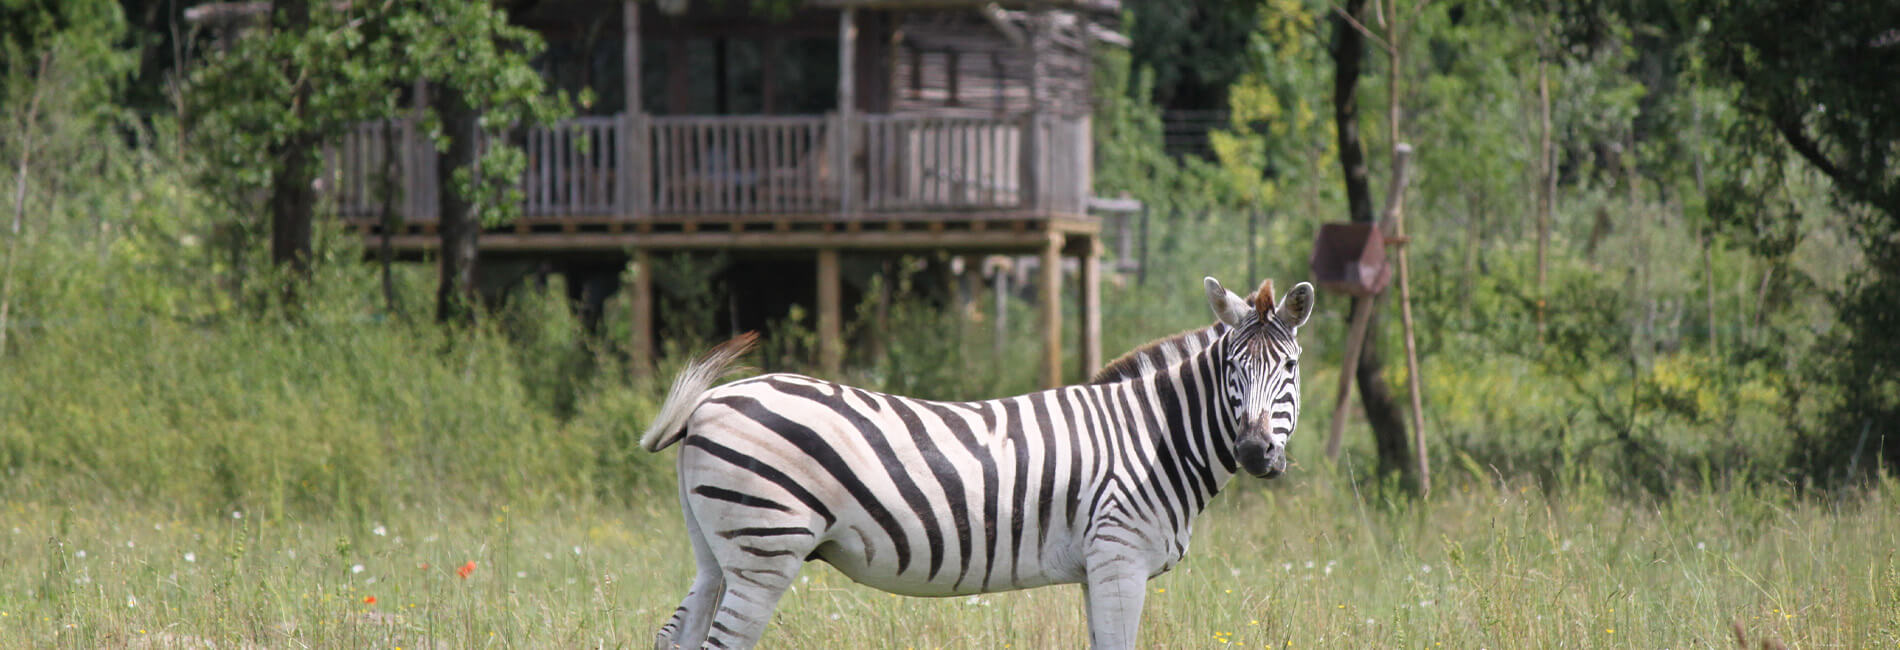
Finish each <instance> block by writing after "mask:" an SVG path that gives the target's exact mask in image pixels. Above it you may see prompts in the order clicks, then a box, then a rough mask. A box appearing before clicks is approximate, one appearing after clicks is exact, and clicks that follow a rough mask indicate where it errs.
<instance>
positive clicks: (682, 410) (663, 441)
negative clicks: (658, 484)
mask: <svg viewBox="0 0 1900 650" xmlns="http://www.w3.org/2000/svg"><path fill="white" fill-rule="evenodd" d="M758 341H759V334H758V333H757V332H746V333H744V334H740V335H738V336H735V337H732V340H730V341H726V342H725V343H721V344H719V346H718V347H715V348H713V349H712V350H711V351H709V352H707V353H706V354H705V355H704V356H701V357H700V358H698V359H696V360H694V361H693V362H692V363H690V364H687V366H686V368H685V369H684V370H681V371H680V374H679V376H678V377H675V378H673V388H672V389H671V390H668V391H667V392H666V403H664V404H661V405H660V415H659V416H658V417H655V418H653V426H650V427H647V432H646V435H643V436H640V446H641V447H643V448H645V449H646V450H647V451H659V450H661V449H665V448H666V447H667V446H668V445H671V444H673V443H675V442H678V441H679V439H680V438H683V437H686V419H687V418H690V417H692V415H693V410H694V409H697V408H699V401H700V398H701V397H703V396H705V394H706V391H708V390H711V389H712V386H713V382H716V381H719V378H721V377H724V376H726V375H728V374H731V373H732V372H733V371H734V370H736V368H734V367H733V363H735V362H737V361H738V360H739V357H743V356H745V353H747V352H750V351H751V350H752V346H753V344H755V343H757V342H758Z"/></svg>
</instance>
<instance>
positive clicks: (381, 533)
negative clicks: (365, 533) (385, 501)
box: [369, 524, 389, 537]
mask: <svg viewBox="0 0 1900 650" xmlns="http://www.w3.org/2000/svg"><path fill="white" fill-rule="evenodd" d="M369 532H370V534H372V535H375V536H377V537H388V536H389V529H388V528H384V527H383V525H382V524H376V527H375V528H371V529H369Z"/></svg>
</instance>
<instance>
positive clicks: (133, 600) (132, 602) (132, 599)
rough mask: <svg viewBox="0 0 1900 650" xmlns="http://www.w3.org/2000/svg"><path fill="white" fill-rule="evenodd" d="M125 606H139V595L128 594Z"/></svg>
mask: <svg viewBox="0 0 1900 650" xmlns="http://www.w3.org/2000/svg"><path fill="white" fill-rule="evenodd" d="M125 606H126V607H127V608H133V607H138V606H139V597H138V596H126V597H125Z"/></svg>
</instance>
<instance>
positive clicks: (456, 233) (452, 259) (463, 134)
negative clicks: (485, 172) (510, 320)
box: [432, 84, 482, 323]
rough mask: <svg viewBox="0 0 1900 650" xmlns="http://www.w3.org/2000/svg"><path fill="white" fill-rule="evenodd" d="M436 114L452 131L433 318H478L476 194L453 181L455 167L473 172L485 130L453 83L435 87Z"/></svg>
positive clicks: (442, 184) (441, 174) (443, 178)
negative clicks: (473, 194) (478, 142)
mask: <svg viewBox="0 0 1900 650" xmlns="http://www.w3.org/2000/svg"><path fill="white" fill-rule="evenodd" d="M434 90H435V91H436V92H435V93H434V97H433V98H432V99H433V100H434V105H435V110H436V115H437V116H439V117H440V119H441V121H442V130H443V132H445V133H447V134H448V135H449V149H448V151H446V152H443V155H442V161H441V164H439V165H437V166H436V187H437V190H436V192H437V195H436V196H437V198H436V201H437V204H438V205H439V206H441V207H440V209H439V210H438V212H439V215H440V216H439V217H438V218H439V219H440V223H438V224H437V232H439V233H440V234H441V235H442V250H441V281H440V283H439V284H437V285H436V292H435V317H436V320H437V321H440V322H445V323H447V322H462V323H470V322H474V320H475V306H476V304H477V303H476V294H475V263H476V246H477V244H478V243H479V239H480V237H481V233H482V224H481V216H480V213H479V212H478V202H477V200H476V197H474V196H471V195H469V194H465V193H464V192H463V191H462V190H463V188H462V187H460V186H458V185H457V184H456V182H455V171H456V170H458V169H468V170H471V171H470V173H473V170H474V168H475V160H476V149H475V144H476V142H477V141H478V139H479V137H480V135H481V132H480V125H479V123H478V122H477V120H476V114H475V109H474V108H473V107H471V106H469V105H468V101H467V98H466V97H465V96H464V95H463V94H462V91H461V90H460V89H457V88H455V87H454V86H452V85H450V84H441V85H438V86H435V87H434Z"/></svg>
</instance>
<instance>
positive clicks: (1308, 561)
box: [1306, 560, 1313, 569]
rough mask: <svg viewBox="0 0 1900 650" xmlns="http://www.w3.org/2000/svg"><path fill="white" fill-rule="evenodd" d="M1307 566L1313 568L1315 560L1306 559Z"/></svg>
mask: <svg viewBox="0 0 1900 650" xmlns="http://www.w3.org/2000/svg"><path fill="white" fill-rule="evenodd" d="M1306 568H1308V569H1311V568H1313V561H1312V560H1307V561H1306Z"/></svg>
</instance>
